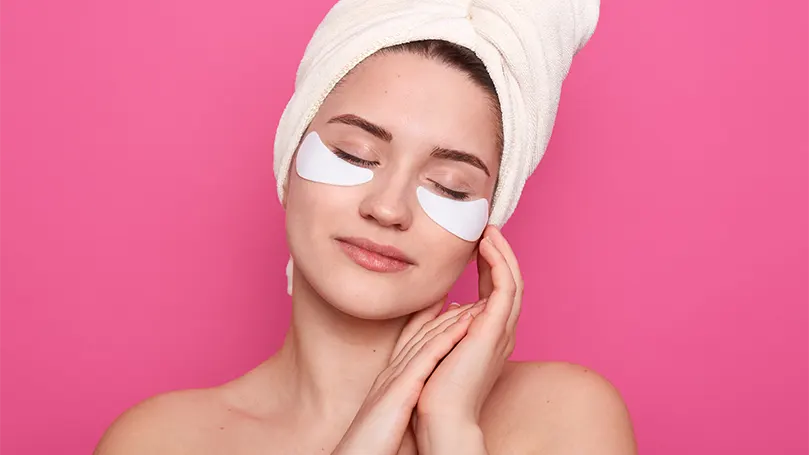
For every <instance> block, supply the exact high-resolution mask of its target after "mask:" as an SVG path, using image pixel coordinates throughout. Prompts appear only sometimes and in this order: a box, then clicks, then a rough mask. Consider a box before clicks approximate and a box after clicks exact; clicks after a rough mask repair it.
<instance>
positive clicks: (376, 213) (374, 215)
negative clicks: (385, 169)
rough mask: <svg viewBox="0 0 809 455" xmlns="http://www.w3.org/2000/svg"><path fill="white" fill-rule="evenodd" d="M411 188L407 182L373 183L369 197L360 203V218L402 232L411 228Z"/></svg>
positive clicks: (383, 181)
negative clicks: (409, 189)
mask: <svg viewBox="0 0 809 455" xmlns="http://www.w3.org/2000/svg"><path fill="white" fill-rule="evenodd" d="M408 187H409V185H408V182H407V181H406V180H404V179H403V180H402V181H399V182H396V181H394V180H393V179H389V180H384V179H379V180H377V181H375V182H374V183H373V185H372V186H371V188H370V189H369V193H368V195H367V196H366V197H365V198H364V199H363V200H362V202H361V203H360V216H362V217H363V218H365V219H367V220H371V221H375V222H376V223H378V224H379V225H380V226H383V227H392V228H395V229H398V230H400V231H405V230H407V229H409V228H410V225H411V224H412V222H413V212H412V210H411V208H410V199H411V198H410V197H408V196H414V195H415V192H413V195H408V194H407V188H408Z"/></svg>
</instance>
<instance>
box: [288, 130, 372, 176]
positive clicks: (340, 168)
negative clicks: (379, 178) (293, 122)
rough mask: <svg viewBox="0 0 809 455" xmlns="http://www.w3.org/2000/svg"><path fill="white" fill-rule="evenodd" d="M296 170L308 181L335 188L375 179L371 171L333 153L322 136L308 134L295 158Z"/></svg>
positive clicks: (314, 133)
mask: <svg viewBox="0 0 809 455" xmlns="http://www.w3.org/2000/svg"><path fill="white" fill-rule="evenodd" d="M295 170H296V171H297V172H298V175H299V176H301V177H302V178H304V179H306V180H310V181H312V182H317V183H325V184H327V185H335V186H354V185H362V184H363V183H368V182H370V181H371V179H373V178H374V172H373V171H372V170H370V169H367V168H364V167H360V166H356V165H354V164H351V163H348V162H346V161H345V160H343V159H341V158H339V157H338V156H337V155H335V154H334V153H332V151H331V150H329V148H328V147H326V144H324V143H323V141H321V140H320V136H319V135H318V134H317V133H316V132H314V131H312V132H311V133H309V134H307V135H306V137H305V138H304V140H303V142H302V143H301V146H300V148H299V149H298V155H297V157H296V158H295Z"/></svg>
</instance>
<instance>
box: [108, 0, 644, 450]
mask: <svg viewBox="0 0 809 455" xmlns="http://www.w3.org/2000/svg"><path fill="white" fill-rule="evenodd" d="M492 1H494V0H492ZM497 1H498V2H500V3H501V4H507V3H509V2H507V1H506V0H497ZM392 3H396V2H379V5H382V6H380V7H381V8H382V7H384V6H385V5H388V4H392ZM421 3H431V2H416V1H412V0H408V1H406V2H402V4H403V6H401V7H402V8H405V9H406V10H407V11H409V9H408V8H410V9H414V10H417V9H418V7H419V6H418V5H420V4H421ZM437 3H442V4H443V2H437ZM467 3H468V2H467ZM473 3H474V2H473ZM529 3H530V2H529ZM374 4H375V3H374V2H369V1H359V2H357V1H354V2H349V1H345V2H342V3H341V4H338V6H336V7H335V10H337V13H334V11H335V10H333V12H332V13H330V16H329V17H327V18H326V19H325V20H324V24H326V25H328V24H329V23H330V22H329V21H331V24H333V23H334V21H337V20H345V17H342V18H341V17H340V13H342V14H343V15H344V16H345V15H346V14H349V13H350V12H351V11H352V10H351V8H355V9H362V8H368V7H369V5H374ZM388 6H389V5H388ZM432 6H435V5H432ZM340 8H342V10H340ZM346 11H348V12H349V13H346ZM426 11H427V14H428V16H427V17H430V16H429V14H432V11H434V10H431V9H427V10H426ZM470 11H471V10H470ZM381 13H384V11H382V12H381ZM436 14H437V13H436ZM481 14H485V12H481ZM335 16H337V17H335ZM505 16H506V15H504V16H503V17H505ZM397 17H398V16H397ZM420 17H421V16H420ZM469 19H470V20H472V19H471V17H470V18H469ZM326 25H323V24H322V25H321V27H320V28H319V29H318V32H316V34H315V40H320V41H321V42H322V43H329V44H330V45H332V46H333V47H336V46H339V39H336V38H335V36H337V37H339V36H340V33H335V35H334V36H331V35H330V34H329V33H328V31H329V30H330V29H329V27H327V26H326ZM593 26H594V24H593ZM394 28H395V27H394ZM590 33H592V32H590ZM315 40H313V42H314V41H315ZM324 45H325V44H324ZM316 47H317V46H316V45H315V44H310V48H308V49H307V55H309V58H308V60H307V57H305V58H304V63H303V64H302V66H301V68H302V70H301V72H299V75H298V76H299V77H298V80H299V85H298V86H296V94H297V93H298V92H300V91H305V90H307V89H306V87H303V86H302V85H301V84H304V83H305V80H306V79H307V77H309V76H307V75H303V74H302V72H306V71H313V70H312V68H311V67H312V66H314V65H317V64H318V62H319V63H321V64H323V65H329V64H330V63H329V61H328V59H323V58H321V59H318V58H316V56H317V52H316V50H315V48H316ZM547 50H548V49H547V47H546V49H545V51H546V52H547ZM313 55H314V56H313ZM307 67H308V70H307V69H306V68H307ZM491 67H492V65H490V64H489V65H487V62H485V61H483V60H482V59H481V58H480V57H479V56H478V55H477V54H476V53H475V52H473V51H471V50H470V49H469V48H467V47H464V46H461V45H459V44H457V43H454V42H450V41H447V40H440V39H426V40H421V39H418V40H417V39H413V40H401V39H400V42H399V43H397V44H395V45H392V46H384V47H382V48H381V49H379V50H376V51H374V52H373V53H371V55H370V56H367V57H363V58H362V59H360V61H359V63H356V64H353V65H351V66H350V68H348V70H346V71H345V73H344V74H341V75H340V78H339V83H334V84H331V85H330V86H329V84H325V85H324V86H328V87H327V88H328V93H327V96H325V97H324V99H323V100H322V102H320V103H316V104H317V105H316V106H315V108H316V110H313V113H312V115H311V118H306V116H305V115H303V116H297V115H296V113H295V109H294V108H289V107H288V110H287V112H285V114H284V116H285V119H282V127H280V128H279V134H283V135H284V138H281V139H278V141H280V142H281V143H283V141H284V140H287V139H289V138H287V137H286V136H293V138H292V139H289V140H291V141H293V144H294V146H293V148H294V150H293V151H292V152H293V153H294V156H292V155H291V154H290V156H289V158H288V162H287V163H284V162H283V161H284V159H285V158H284V157H281V158H280V161H281V163H280V165H278V160H279V153H281V154H283V153H282V152H279V142H277V143H276V158H277V163H276V164H277V168H276V170H277V172H278V179H279V193H280V194H281V195H282V202H283V204H284V207H285V210H286V227H287V241H288V243H289V247H290V251H291V253H292V256H293V257H294V267H293V272H292V274H291V280H292V281H291V293H292V305H293V315H292V322H291V326H290V327H289V331H288V333H287V337H286V340H285V343H284V345H283V347H282V348H281V349H280V350H279V352H277V353H276V354H275V355H273V356H272V357H271V358H270V359H268V360H267V361H265V362H264V363H262V364H261V365H259V366H258V367H257V368H255V369H254V370H253V371H250V372H248V373H247V374H245V375H244V376H243V377H241V378H239V379H237V380H235V381H233V382H231V383H228V384H224V385H222V386H220V387H215V388H212V389H204V390H189V391H180V392H173V393H168V394H165V395H161V396H158V397H155V398H152V399H150V400H147V401H145V402H143V403H141V404H140V405H138V406H136V407H135V408H133V409H131V410H129V411H127V412H126V413H125V414H124V415H122V416H121V417H120V418H119V419H118V420H117V421H116V422H115V423H114V424H113V425H112V426H111V427H110V429H109V430H108V431H107V433H106V434H105V436H104V438H103V439H102V441H101V442H100V443H99V446H98V448H97V450H96V453H97V454H99V455H116V454H208V453H210V454H219V453H226V454H320V453H326V454H329V453H330V454H335V455H336V454H339V455H348V454H373V455H395V454H415V453H419V454H422V455H425V454H437V455H440V454H534V453H536V454H548V455H552V454H605V455H611V454H633V453H635V448H634V441H633V436H632V428H631V424H630V421H629V418H628V415H627V412H626V409H625V407H624V405H623V402H622V400H621V398H620V397H619V395H618V393H617V392H616V391H615V390H614V389H613V387H611V386H610V384H609V383H608V382H606V381H605V380H604V379H602V378H601V377H599V376H598V375H596V374H595V373H593V372H592V371H588V370H587V369H585V368H583V367H580V366H576V365H570V364H558V363H533V362H526V363H515V362H509V361H507V359H508V356H509V354H510V353H511V351H512V349H513V347H514V330H515V327H516V323H517V319H518V317H519V314H520V307H521V305H522V291H523V279H522V277H521V274H520V269H519V265H518V263H517V260H516V257H515V255H514V253H513V252H512V250H511V248H510V246H509V244H508V242H507V241H506V239H505V238H504V237H503V236H502V235H501V233H500V231H499V230H498V229H497V228H496V227H495V226H494V225H492V224H488V225H487V221H488V222H491V221H492V220H491V219H490V218H489V215H490V214H491V215H492V217H493V216H494V214H495V213H496V210H498V206H497V204H498V198H503V200H504V199H507V198H508V194H509V193H508V192H509V189H508V187H507V186H504V185H507V182H508V181H513V180H514V179H513V176H512V175H511V174H510V172H512V169H511V168H508V169H507V168H504V166H505V165H506V163H509V165H510V166H514V164H513V163H515V160H514V157H513V153H514V152H513V148H510V147H509V145H511V146H513V145H514V144H515V142H514V141H515V140H516V139H515V134H516V133H515V130H513V129H511V126H512V123H514V122H515V120H513V119H514V117H515V115H514V112H515V109H516V108H515V103H513V102H508V99H509V98H507V97H506V94H505V91H506V90H507V86H506V85H504V84H507V83H508V82H501V83H500V84H499V86H498V83H497V82H495V81H494V80H493V77H492V75H493V74H494V73H493V70H492V69H491ZM564 72H566V71H564ZM327 74H329V73H328V70H324V71H323V72H321V74H320V75H319V77H325V75H327ZM335 74H339V71H338V72H336V73H335ZM528 77H533V76H531V75H530V74H529V76H528ZM561 77H562V78H563V77H564V76H561ZM517 79H519V77H517ZM301 81H304V82H301ZM518 82H521V83H520V84H517V85H519V87H520V89H521V90H525V87H526V83H525V82H524V81H519V80H518ZM559 83H561V81H559ZM529 95H530V94H529ZM529 95H526V96H529ZM313 96H315V98H316V95H313ZM550 98H553V96H552V95H551V96H550ZM302 104H303V105H307V103H302ZM504 104H507V106H504ZM290 106H293V107H294V100H293V102H291V103H290ZM506 107H507V108H508V110H507V109H505V108H506ZM554 111H555V109H554ZM292 117H295V120H294V122H292V123H296V122H297V124H302V125H303V131H302V132H299V133H295V134H287V131H285V128H283V124H284V122H287V124H290V118H292ZM297 117H302V118H301V119H299V118H297ZM517 117H519V115H518V116H517ZM529 117H530V116H529ZM509 122H511V123H509ZM516 123H519V118H518V119H517V120H516ZM291 129H294V128H291ZM535 142H537V143H538V145H536V148H541V149H544V143H543V141H542V140H538V141H535ZM281 149H283V147H281ZM509 153H512V155H508V154H509ZM537 161H538V160H537ZM515 169H516V168H515ZM513 172H517V171H513ZM528 173H530V171H528ZM518 180H519V179H518ZM504 182H506V183H504ZM520 185H521V183H520ZM506 217H507V215H506ZM501 218H504V217H501ZM501 221H502V220H501ZM484 228H485V229H484ZM473 260H477V265H478V271H479V275H480V279H479V280H480V283H479V292H480V300H479V301H478V302H474V303H472V304H468V305H457V304H451V305H450V306H449V307H448V308H447V309H446V310H445V311H443V312H442V309H443V307H444V303H445V298H446V293H447V291H448V290H449V289H450V287H451V286H452V284H453V283H454V282H455V281H456V279H457V278H458V277H459V276H460V274H461V273H462V272H463V270H464V268H465V267H466V265H467V264H468V263H469V262H470V261H473Z"/></svg>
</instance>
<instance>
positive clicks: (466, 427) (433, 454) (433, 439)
mask: <svg viewBox="0 0 809 455" xmlns="http://www.w3.org/2000/svg"><path fill="white" fill-rule="evenodd" d="M416 441H417V445H418V451H419V454H420V455H455V454H459V453H462V454H464V455H467V454H468V455H487V452H486V445H485V442H484V439H483V431H482V430H481V429H480V426H479V425H478V424H477V422H473V421H469V420H455V419H453V420H446V419H435V418H432V419H431V418H429V417H422V416H419V419H418V424H417V428H416Z"/></svg>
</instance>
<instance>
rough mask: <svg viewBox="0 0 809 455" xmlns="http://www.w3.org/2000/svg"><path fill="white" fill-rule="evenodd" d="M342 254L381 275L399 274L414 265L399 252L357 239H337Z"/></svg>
mask: <svg viewBox="0 0 809 455" xmlns="http://www.w3.org/2000/svg"><path fill="white" fill-rule="evenodd" d="M336 240H337V243H338V244H339V245H340V248H341V249H342V250H343V252H344V253H345V254H346V255H347V256H348V257H349V258H351V260H352V261H354V262H355V263H356V264H357V265H359V266H361V267H363V268H365V269H367V270H370V271H373V272H382V273H392V272H400V271H402V270H405V269H407V268H408V267H410V266H412V265H415V262H414V261H413V260H412V259H410V258H409V257H407V255H405V254H404V253H403V252H402V251H401V250H399V249H398V248H396V247H393V246H390V245H380V244H378V243H376V242H373V241H371V240H369V239H364V238H358V237H341V238H337V239H336Z"/></svg>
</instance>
